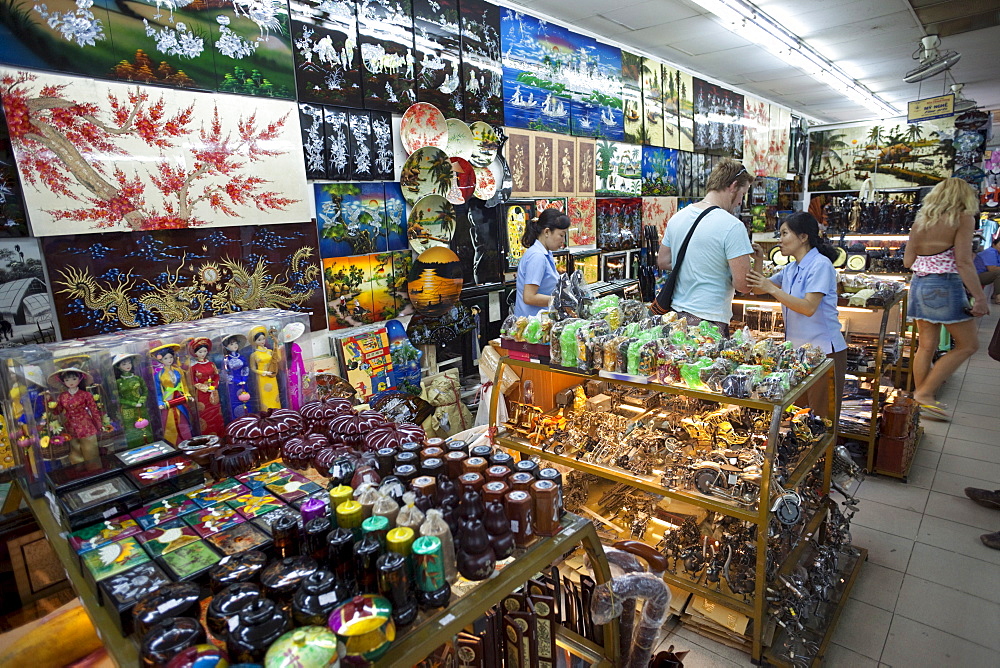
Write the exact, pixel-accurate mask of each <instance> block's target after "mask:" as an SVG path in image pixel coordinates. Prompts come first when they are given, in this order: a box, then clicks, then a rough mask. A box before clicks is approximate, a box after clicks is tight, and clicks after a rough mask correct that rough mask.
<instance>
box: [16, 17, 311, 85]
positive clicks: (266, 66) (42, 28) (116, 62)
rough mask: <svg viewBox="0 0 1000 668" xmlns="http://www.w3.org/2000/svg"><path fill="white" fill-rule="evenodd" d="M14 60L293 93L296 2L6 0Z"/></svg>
mask: <svg viewBox="0 0 1000 668" xmlns="http://www.w3.org/2000/svg"><path fill="white" fill-rule="evenodd" d="M0 7H2V8H3V10H5V11H0V15H3V16H5V17H6V20H4V21H3V22H4V23H5V24H6V26H7V28H8V29H7V30H5V31H4V46H5V48H4V62H6V63H9V64H11V65H14V66H20V67H30V68H33V69H40V70H50V71H58V72H66V73H70V74H78V75H83V76H92V77H99V78H104V79H117V80H123V81H130V82H142V83H153V84H159V85H163V86H171V87H176V88H194V89H202V90H216V91H221V92H228V93H240V94H246V95H261V96H265V97H280V98H285V99H294V97H295V81H294V72H293V70H294V65H293V62H292V52H291V40H290V39H289V34H290V30H289V18H288V6H287V5H286V4H285V3H283V2H272V3H257V4H255V5H253V6H252V7H251V5H250V3H246V2H242V1H240V0H235V1H234V0H218V1H217V2H214V3H212V4H211V5H210V6H205V5H204V4H200V3H193V4H192V3H186V2H176V1H171V2H133V3H130V4H129V5H127V6H126V5H124V4H121V5H119V4H113V3H109V4H107V5H105V4H97V5H95V4H94V3H93V2H91V1H90V0H49V1H48V2H45V3H18V2H16V0H2V4H0Z"/></svg>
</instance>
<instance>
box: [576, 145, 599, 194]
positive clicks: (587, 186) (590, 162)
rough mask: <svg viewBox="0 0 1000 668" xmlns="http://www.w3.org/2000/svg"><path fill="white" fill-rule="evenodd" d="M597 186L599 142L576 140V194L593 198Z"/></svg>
mask: <svg viewBox="0 0 1000 668" xmlns="http://www.w3.org/2000/svg"><path fill="white" fill-rule="evenodd" d="M596 184H597V142H596V141H594V140H593V139H588V138H585V137H577V138H576V194H577V196H578V197H593V196H594V192H595V188H596Z"/></svg>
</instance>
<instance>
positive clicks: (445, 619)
mask: <svg viewBox="0 0 1000 668" xmlns="http://www.w3.org/2000/svg"><path fill="white" fill-rule="evenodd" d="M453 621H455V615H453V614H451V613H448V614H447V615H445V616H444V617H442V618H441V621H440V622H439V623H440V624H441V626H448V624H451V623H452V622H453Z"/></svg>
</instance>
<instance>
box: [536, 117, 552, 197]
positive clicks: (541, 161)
mask: <svg viewBox="0 0 1000 668" xmlns="http://www.w3.org/2000/svg"><path fill="white" fill-rule="evenodd" d="M555 154H556V135H554V134H552V133H549V132H536V133H534V134H533V135H532V136H531V189H530V191H529V192H530V193H531V194H532V195H554V194H555V192H556V178H555V177H556V167H555V163H556V158H555Z"/></svg>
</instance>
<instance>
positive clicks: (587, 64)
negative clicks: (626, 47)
mask: <svg viewBox="0 0 1000 668" xmlns="http://www.w3.org/2000/svg"><path fill="white" fill-rule="evenodd" d="M500 33H501V36H502V42H503V91H504V117H505V123H506V125H508V126H510V127H514V128H525V129H529V130H546V131H549V132H560V133H563V134H569V133H570V131H571V130H572V133H573V134H576V135H581V136H588V137H606V138H610V139H615V140H621V139H623V138H624V127H623V123H622V118H623V117H622V97H621V84H620V81H621V50H620V49H618V48H617V47H612V46H610V45H607V44H602V43H600V42H597V41H596V40H594V39H592V38H590V37H584V36H583V35H579V34H577V33H575V32H573V31H571V30H569V29H567V28H564V27H562V26H560V25H557V24H554V23H549V22H547V21H543V20H541V19H538V18H535V17H533V16H530V15H528V14H522V13H521V12H517V11H514V10H510V9H504V10H503V12H502V14H501V18H500Z"/></svg>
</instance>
